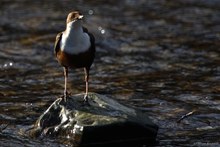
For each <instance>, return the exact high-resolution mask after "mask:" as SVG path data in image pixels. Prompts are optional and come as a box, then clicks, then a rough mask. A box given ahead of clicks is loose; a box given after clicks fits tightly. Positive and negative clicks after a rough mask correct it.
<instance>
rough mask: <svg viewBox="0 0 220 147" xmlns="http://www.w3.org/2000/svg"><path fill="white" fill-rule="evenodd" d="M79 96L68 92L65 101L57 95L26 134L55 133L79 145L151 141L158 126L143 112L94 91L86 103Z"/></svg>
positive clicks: (41, 134)
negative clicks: (68, 95) (87, 103)
mask: <svg viewBox="0 0 220 147" xmlns="http://www.w3.org/2000/svg"><path fill="white" fill-rule="evenodd" d="M83 96H84V95H83V94H79V95H74V96H71V97H69V98H68V99H67V102H66V103H65V102H64V101H63V100H62V99H61V98H59V99H57V100H56V101H55V102H53V104H52V105H51V106H50V107H49V108H48V109H47V110H46V111H45V112H44V113H43V114H42V115H41V116H40V117H39V119H38V120H37V121H36V123H35V126H34V129H32V130H31V131H30V132H29V133H30V135H31V136H34V137H39V136H41V137H42V136H43V137H44V136H45V135H48V136H55V137H59V138H63V139H64V140H69V142H71V143H72V144H74V145H79V146H107V145H114V146H116V145H126V146H128V145H132V146H138V145H143V144H146V145H148V144H152V143H155V140H156V136H157V131H158V126H157V125H155V124H154V123H153V122H152V121H151V120H150V119H149V118H148V116H147V115H146V114H145V113H142V112H140V111H138V110H135V109H133V108H129V107H127V106H123V105H121V104H119V103H118V102H116V101H115V100H113V99H111V98H108V97H106V96H103V95H99V94H96V93H90V94H89V105H85V104H83Z"/></svg>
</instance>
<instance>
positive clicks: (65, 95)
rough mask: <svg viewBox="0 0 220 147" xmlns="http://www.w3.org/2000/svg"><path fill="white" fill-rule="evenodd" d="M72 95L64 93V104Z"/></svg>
mask: <svg viewBox="0 0 220 147" xmlns="http://www.w3.org/2000/svg"><path fill="white" fill-rule="evenodd" d="M70 95H71V93H70V92H67V91H64V94H63V96H62V99H63V100H64V102H66V101H67V98H68V97H69V96H70Z"/></svg>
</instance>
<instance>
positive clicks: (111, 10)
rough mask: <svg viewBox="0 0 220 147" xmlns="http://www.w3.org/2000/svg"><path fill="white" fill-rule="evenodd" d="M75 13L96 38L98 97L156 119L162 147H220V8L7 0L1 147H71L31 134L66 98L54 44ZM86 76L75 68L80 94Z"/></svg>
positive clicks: (0, 22) (186, 0)
mask: <svg viewBox="0 0 220 147" xmlns="http://www.w3.org/2000/svg"><path fill="white" fill-rule="evenodd" d="M76 9H77V10H81V11H82V13H83V14H84V15H85V20H84V24H85V26H86V27H87V28H88V29H89V30H90V31H91V32H92V33H93V34H94V35H95V37H96V46H97V54H96V59H95V62H94V65H93V66H92V69H91V79H90V91H92V92H96V93H99V94H103V95H107V96H109V97H112V98H114V99H116V100H118V101H119V102H120V103H122V104H126V105H130V106H133V107H137V108H139V109H141V110H142V111H143V112H146V113H148V114H149V117H150V118H151V119H152V120H153V121H154V122H155V123H156V124H158V125H159V127H160V129H159V132H158V137H157V144H156V145H155V146H169V147H176V146H196V147H197V146H198V147H201V146H203V147H210V146H220V25H219V24H220V1H218V0H210V1H207V0H175V1H171V0H149V1H147V0H117V1H116V0H111V1H101V0H94V1H84V0H75V1H70V0H47V1H42V0H38V1H29V0H1V2H0V146H7V147H8V146H17V147H19V146H20V147H22V146H66V144H65V143H64V142H61V141H59V140H57V139H54V138H36V139H33V138H29V137H27V136H26V135H25V133H24V130H26V129H28V128H30V126H31V125H32V124H33V123H34V122H35V121H36V119H37V118H38V117H39V116H40V115H41V114H42V112H44V111H45V110H46V108H47V107H48V106H49V105H50V104H51V103H52V102H53V101H54V100H55V99H56V98H57V97H59V96H60V95H61V94H62V93H63V88H64V85H63V84H64V77H63V69H62V67H61V66H60V65H59V64H58V63H57V61H56V60H55V57H54V55H53V44H54V40H55V36H56V34H57V33H58V32H60V31H63V30H64V29H65V19H66V15H67V14H68V12H70V11H72V10H76ZM83 73H84V72H83V70H82V69H77V70H71V73H70V76H69V77H70V78H69V83H68V89H69V91H71V92H72V93H73V94H76V93H82V92H84V90H85V83H84V80H83V79H84V78H83V76H84V75H83ZM190 112H192V115H190V116H188V117H186V118H184V119H183V120H181V121H180V122H179V123H177V121H178V120H179V119H180V118H181V117H182V116H184V115H186V114H187V113H190Z"/></svg>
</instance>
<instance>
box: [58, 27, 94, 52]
mask: <svg viewBox="0 0 220 147" xmlns="http://www.w3.org/2000/svg"><path fill="white" fill-rule="evenodd" d="M90 46H91V43H90V37H89V35H88V34H87V33H84V32H83V31H82V30H80V31H78V30H77V31H71V29H70V30H68V29H67V30H66V31H65V32H64V33H63V35H62V39H61V44H60V47H61V50H62V51H64V52H66V53H69V54H79V53H83V52H85V51H87V50H88V49H89V48H90Z"/></svg>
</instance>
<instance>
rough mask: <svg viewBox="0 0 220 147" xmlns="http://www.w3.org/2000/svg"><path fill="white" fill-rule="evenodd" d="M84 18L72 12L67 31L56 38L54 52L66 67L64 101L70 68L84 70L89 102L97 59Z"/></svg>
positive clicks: (93, 40)
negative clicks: (91, 75)
mask: <svg viewBox="0 0 220 147" xmlns="http://www.w3.org/2000/svg"><path fill="white" fill-rule="evenodd" d="M82 18H83V15H82V14H81V13H80V12H78V11H73V12H70V13H69V14H68V16H67V19H66V30H65V31H63V32H60V33H58V34H57V36H56V41H55V46H54V52H55V55H56V58H57V60H58V62H59V63H60V64H61V65H62V66H63V67H64V77H65V85H64V101H66V98H67V78H68V68H84V71H85V82H86V93H85V96H84V101H85V102H88V89H89V84H88V80H89V70H90V67H91V65H92V63H93V60H94V57H95V38H94V36H93V35H92V34H91V33H89V32H88V30H87V29H86V28H85V27H83V26H82Z"/></svg>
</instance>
